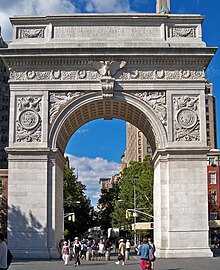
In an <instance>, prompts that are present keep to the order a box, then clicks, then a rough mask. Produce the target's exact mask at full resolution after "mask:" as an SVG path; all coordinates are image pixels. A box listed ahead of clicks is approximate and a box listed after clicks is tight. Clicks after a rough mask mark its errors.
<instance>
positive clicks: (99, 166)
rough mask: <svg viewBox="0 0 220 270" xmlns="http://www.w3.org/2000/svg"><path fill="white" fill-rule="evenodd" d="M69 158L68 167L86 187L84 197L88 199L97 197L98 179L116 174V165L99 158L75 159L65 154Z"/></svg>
mask: <svg viewBox="0 0 220 270" xmlns="http://www.w3.org/2000/svg"><path fill="white" fill-rule="evenodd" d="M65 155H67V156H68V157H69V161H70V166H71V167H72V168H75V170H76V172H77V171H78V180H79V181H81V182H82V183H83V184H85V185H86V188H87V190H86V195H87V196H88V197H90V199H91V200H92V199H98V197H99V190H100V188H99V179H100V178H107V177H111V176H113V175H115V174H116V173H118V163H116V162H114V161H112V162H110V161H108V160H106V159H103V158H101V157H96V158H94V159H93V158H88V157H75V156H73V155H70V154H65Z"/></svg>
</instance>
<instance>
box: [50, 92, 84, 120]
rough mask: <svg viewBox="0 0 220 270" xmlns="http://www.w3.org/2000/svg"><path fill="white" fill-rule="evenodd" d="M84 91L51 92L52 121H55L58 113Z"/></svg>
mask: <svg viewBox="0 0 220 270" xmlns="http://www.w3.org/2000/svg"><path fill="white" fill-rule="evenodd" d="M83 94H84V93H82V92H73V93H72V92H68V93H65V92H59V93H50V111H49V113H50V123H52V122H53V120H54V119H55V117H56V116H57V114H58V113H59V112H60V111H61V110H62V109H63V108H64V107H65V106H66V105H67V104H69V103H70V102H71V101H72V100H74V99H76V98H77V97H80V96H81V95H83Z"/></svg>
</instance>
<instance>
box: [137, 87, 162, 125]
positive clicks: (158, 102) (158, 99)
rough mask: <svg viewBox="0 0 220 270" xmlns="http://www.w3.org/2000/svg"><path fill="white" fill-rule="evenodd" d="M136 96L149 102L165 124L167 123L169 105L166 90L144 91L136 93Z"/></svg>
mask: <svg viewBox="0 0 220 270" xmlns="http://www.w3.org/2000/svg"><path fill="white" fill-rule="evenodd" d="M135 96H137V97H139V98H141V99H142V100H144V101H145V102H146V103H147V104H149V105H150V106H151V107H152V108H153V110H154V111H155V113H156V114H157V115H158V116H159V118H160V120H161V122H162V124H163V125H166V123H167V107H166V95H165V92H152V91H149V92H143V93H135Z"/></svg>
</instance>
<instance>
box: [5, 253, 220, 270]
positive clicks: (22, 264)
mask: <svg viewBox="0 0 220 270" xmlns="http://www.w3.org/2000/svg"><path fill="white" fill-rule="evenodd" d="M214 255H215V257H213V258H185V259H157V260H156V261H155V266H154V270H220V250H217V252H214ZM116 259H117V257H116V256H112V257H111V260H110V261H84V260H83V261H82V262H81V265H80V266H78V267H74V264H73V261H70V262H69V264H68V265H67V266H64V262H63V261H62V260H48V261H46V260H44V261H41V260H33V261H28V260H18V261H16V260H15V261H13V262H12V264H11V266H10V268H9V269H10V270H63V269H65V270H68V269H73V268H74V269H77V268H78V269H80V270H117V269H118V270H120V269H126V270H134V269H139V270H140V269H141V268H140V265H139V258H138V256H135V255H132V256H130V260H129V261H126V262H125V265H124V266H122V265H116V264H115V262H116Z"/></svg>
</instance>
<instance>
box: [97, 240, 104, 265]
mask: <svg viewBox="0 0 220 270" xmlns="http://www.w3.org/2000/svg"><path fill="white" fill-rule="evenodd" d="M104 255H105V245H104V243H103V240H102V239H100V241H99V243H98V256H99V261H101V260H103V258H104Z"/></svg>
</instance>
